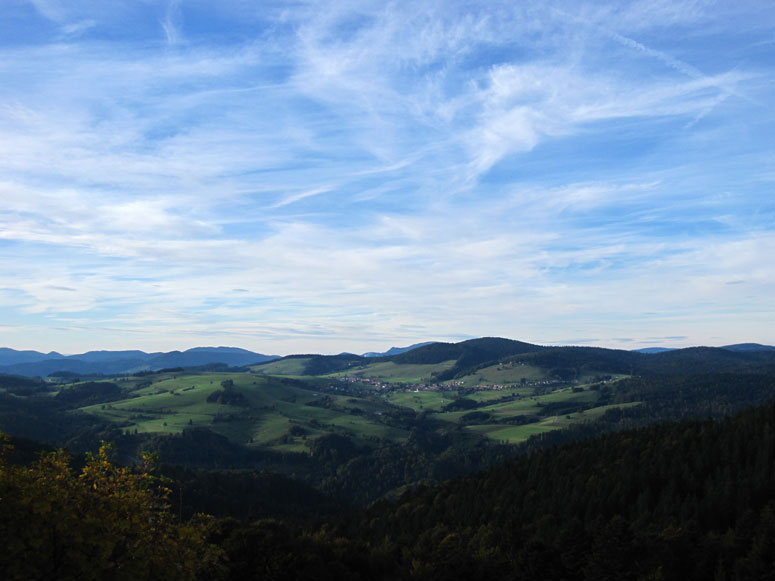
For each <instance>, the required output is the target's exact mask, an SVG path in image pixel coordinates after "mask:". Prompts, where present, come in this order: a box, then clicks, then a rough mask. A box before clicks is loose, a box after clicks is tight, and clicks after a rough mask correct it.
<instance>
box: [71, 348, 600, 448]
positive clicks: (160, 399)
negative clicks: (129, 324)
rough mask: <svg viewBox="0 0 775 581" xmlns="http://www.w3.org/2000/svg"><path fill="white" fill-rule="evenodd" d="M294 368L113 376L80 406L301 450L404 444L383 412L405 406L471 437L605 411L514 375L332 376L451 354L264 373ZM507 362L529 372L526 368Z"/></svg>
mask: <svg viewBox="0 0 775 581" xmlns="http://www.w3.org/2000/svg"><path fill="white" fill-rule="evenodd" d="M304 365H305V358H295V359H285V360H280V361H274V362H270V363H268V364H265V365H261V366H258V367H259V368H260V369H262V373H249V372H240V373H233V372H232V373H229V372H200V373H195V374H180V373H174V372H173V373H169V372H168V373H160V374H153V375H146V376H142V377H130V378H122V379H119V380H116V384H117V385H119V386H120V387H121V388H122V389H123V390H124V392H125V398H124V399H120V400H117V401H111V402H109V403H100V404H96V405H87V406H84V407H82V408H80V411H83V412H86V413H89V414H93V415H95V416H98V417H100V418H102V419H104V420H108V421H110V422H113V423H115V424H117V425H119V426H120V427H121V429H122V430H124V431H125V432H126V433H129V434H132V433H139V434H150V433H159V434H179V433H181V432H182V431H183V430H186V429H188V428H195V427H204V428H207V429H209V430H212V431H213V432H216V433H218V434H221V435H223V436H225V437H227V438H228V439H229V440H231V441H232V442H234V443H236V444H240V445H244V446H246V447H248V448H264V449H269V450H274V451H278V452H279V451H283V452H307V451H309V449H310V447H309V444H310V442H311V441H312V440H314V439H315V438H318V437H320V436H323V435H326V434H331V433H337V434H342V435H347V436H349V437H350V438H351V439H352V440H353V441H354V442H356V443H358V444H359V445H365V446H373V445H374V443H375V442H377V441H383V442H384V441H390V442H397V443H398V442H404V441H406V440H407V438H408V436H409V432H408V428H403V427H397V426H401V425H403V424H401V422H400V421H398V423H397V422H396V421H395V420H393V418H394V417H395V418H398V417H399V416H400V414H402V413H403V414H405V413H406V410H411V411H413V412H415V413H425V414H427V416H426V417H428V418H429V419H431V418H432V419H435V420H440V421H441V422H443V423H442V424H439V426H443V425H446V424H448V425H449V427H450V429H458V428H459V427H461V426H462V427H464V428H465V429H466V430H467V431H468V432H470V433H471V434H477V435H480V436H482V437H486V438H488V439H491V440H494V441H498V442H510V443H516V442H521V441H523V440H525V439H527V438H528V437H530V436H531V435H533V434H537V433H543V432H546V431H549V430H554V429H558V428H562V427H566V426H568V425H571V424H574V423H578V422H584V421H590V420H591V419H593V418H595V417H598V416H599V415H600V414H602V413H603V412H604V411H605V409H606V408H605V407H597V408H596V407H595V403H596V401H597V399H598V397H599V392H598V391H596V390H591V389H589V386H588V385H587V386H586V387H583V386H575V389H572V388H571V387H558V388H555V389H554V390H553V391H547V390H549V389H551V388H552V385H551V384H545V383H543V382H541V384H540V385H530V384H527V383H526V382H522V381H521V380H520V381H514V386H513V387H505V388H500V389H480V390H472V389H470V388H467V387H462V386H461V387H460V389H446V390H429V389H395V388H394V389H391V390H389V391H387V393H376V392H371V391H370V390H368V389H355V390H349V391H341V390H344V389H347V388H346V387H344V384H342V383H340V382H339V380H340V379H341V377H342V376H345V375H352V374H363V376H364V377H366V376H367V375H368V376H369V377H370V378H372V379H373V380H375V381H382V382H392V383H394V384H398V383H408V384H410V385H411V384H413V383H414V382H416V381H418V380H420V379H422V378H423V377H425V376H426V375H428V376H429V374H430V373H432V372H433V371H438V370H439V369H440V368H441V367H449V366H450V365H452V362H451V361H448V362H444V363H443V364H439V365H424V364H410V365H398V364H395V363H392V362H378V363H375V364H373V365H369V366H366V367H365V368H359V369H356V370H347V371H344V372H339V373H335V374H330V375H326V376H319V377H302V378H299V377H295V376H292V375H269V374H267V372H268V371H270V370H275V371H282V372H288V373H290V372H298V371H300V370H302V369H303V367H304ZM440 366H441V367H440ZM514 367H518V368H520V369H519V371H520V372H529V373H530V374H532V376H533V378H535V377H536V376H537V373H536V372H535V370H533V369H532V368H529V367H528V366H523V365H518V366H514ZM523 368H526V369H523ZM480 371H482V372H484V373H485V376H487V377H488V378H489V379H493V380H496V379H497V380H499V381H502V380H504V379H505V378H506V376H505V375H504V370H503V369H497V366H493V367H492V368H484V369H482V370H480ZM510 371H512V372H513V370H510ZM493 373H494V374H500V375H493ZM513 377H514V376H512V378H513ZM523 377H524V375H523ZM332 381H333V383H332ZM358 385H359V386H360V384H358ZM579 387H581V389H579ZM227 390H228V391H227ZM547 406H548V407H547ZM584 408H586V409H584ZM401 410H404V411H401ZM582 410H583V411H582ZM396 414H398V415H396ZM521 422H522V423H521ZM515 424H520V425H515ZM439 429H444V428H443V427H440V428H439Z"/></svg>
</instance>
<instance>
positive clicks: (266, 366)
mask: <svg viewBox="0 0 775 581" xmlns="http://www.w3.org/2000/svg"><path fill="white" fill-rule="evenodd" d="M310 359H311V358H310V357H294V358H292V359H278V360H276V361H270V362H269V363H263V364H261V365H253V366H251V367H250V368H249V369H250V370H251V371H253V372H254V373H260V374H262V375H304V370H305V369H306V367H307V363H309V360H310Z"/></svg>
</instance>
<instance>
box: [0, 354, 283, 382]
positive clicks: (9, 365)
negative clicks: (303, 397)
mask: <svg viewBox="0 0 775 581" xmlns="http://www.w3.org/2000/svg"><path fill="white" fill-rule="evenodd" d="M277 358H278V356H276V355H264V354H262V353H255V352H253V351H248V350H246V349H239V348H236V347H195V348H193V349H188V350H186V351H170V352H168V353H161V352H154V353H146V352H145V351H139V350H130V351H88V352H86V353H81V354H78V355H61V354H60V353H56V352H53V351H52V352H51V353H48V354H45V353H40V352H38V351H16V350H15V349H9V348H7V347H3V348H0V373H3V374H9V375H23V376H27V377H46V376H48V375H51V374H52V373H55V372H57V371H66V372H70V373H76V374H81V375H100V374H102V375H114V374H121V373H133V372H137V371H158V370H159V369H165V368H170V367H197V366H201V365H209V364H214V363H223V364H226V365H229V366H230V367H241V366H243V365H250V364H254V363H263V362H265V361H271V360H273V359H277Z"/></svg>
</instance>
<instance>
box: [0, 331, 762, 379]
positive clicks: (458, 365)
mask: <svg viewBox="0 0 775 581" xmlns="http://www.w3.org/2000/svg"><path fill="white" fill-rule="evenodd" d="M293 358H306V359H308V361H307V363H306V364H305V367H304V374H306V375H321V374H326V373H333V372H337V371H341V370H345V369H349V368H351V367H353V366H355V365H363V364H367V363H374V362H376V361H379V360H384V361H392V362H394V363H397V364H439V363H442V362H445V361H454V362H455V363H454V365H453V366H452V367H450V368H448V369H445V370H444V371H441V372H439V373H437V374H436V375H435V379H436V380H437V381H445V380H449V379H454V378H457V377H461V376H464V375H466V374H467V373H472V372H473V371H475V370H476V369H479V368H481V367H484V366H486V365H492V364H494V363H498V362H500V361H505V360H509V359H513V358H517V359H519V360H523V361H524V362H528V363H531V364H534V365H537V366H539V367H544V368H552V369H556V370H557V371H558V373H560V374H566V375H567V374H570V375H573V374H574V373H577V372H578V370H580V369H581V368H582V367H587V368H590V367H594V368H595V369H599V370H607V371H611V372H616V373H626V374H651V373H663V372H673V373H678V372H681V371H682V370H684V369H686V368H687V366H690V367H697V366H700V367H705V366H707V367H708V369H709V370H711V369H712V370H719V369H722V368H723V369H729V368H734V367H738V368H740V367H744V366H746V365H762V364H765V365H771V364H775V347H773V346H769V345H762V344H759V343H738V344H734V345H727V346H724V347H688V348H684V349H669V348H664V347H649V348H645V349H637V350H633V351H624V350H619V349H605V348H601V347H568V346H542V345H534V344H531V343H524V342H522V341H515V340H512V339H503V338H499V337H482V338H479V339H469V340H467V341H461V342H459V343H443V342H427V343H417V344H414V345H410V346H409V347H392V348H391V349H389V350H388V351H386V352H384V353H374V352H371V353H366V354H364V355H354V354H350V353H342V354H340V355H289V356H287V357H280V356H276V355H264V354H261V353H255V352H253V351H248V350H246V349H240V348H236V347H195V348H193V349H188V350H186V351H170V352H167V353H160V352H155V353H146V352H144V351H139V350H128V351H89V352H87V353H82V354H79V355H68V356H65V355H62V354H60V353H57V352H53V351H52V352H51V353H48V354H46V353H40V352H38V351H29V350H28V351H17V350H14V349H9V348H0V374H9V375H22V376H27V377H46V376H48V375H51V374H52V373H55V372H68V373H73V374H79V375H100V374H102V375H118V374H125V373H136V372H138V371H146V370H149V371H158V370H160V369H169V368H174V367H184V368H186V367H187V368H190V367H200V366H205V365H212V364H217V363H221V364H225V365H228V366H230V367H242V366H247V365H254V364H262V363H267V362H270V361H274V360H277V359H293ZM574 370H575V371H574Z"/></svg>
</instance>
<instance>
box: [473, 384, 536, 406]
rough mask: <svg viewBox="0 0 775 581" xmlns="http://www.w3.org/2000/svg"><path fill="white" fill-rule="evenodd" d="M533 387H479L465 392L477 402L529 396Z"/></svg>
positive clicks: (532, 391)
mask: <svg viewBox="0 0 775 581" xmlns="http://www.w3.org/2000/svg"><path fill="white" fill-rule="evenodd" d="M534 391H535V390H534V389H533V388H532V387H508V388H505V389H480V390H477V391H474V392H471V393H468V394H466V397H467V398H469V399H473V400H476V401H478V402H483V403H484V402H488V401H493V400H498V399H503V398H507V397H514V396H519V397H529V396H531V395H533V393H534Z"/></svg>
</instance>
